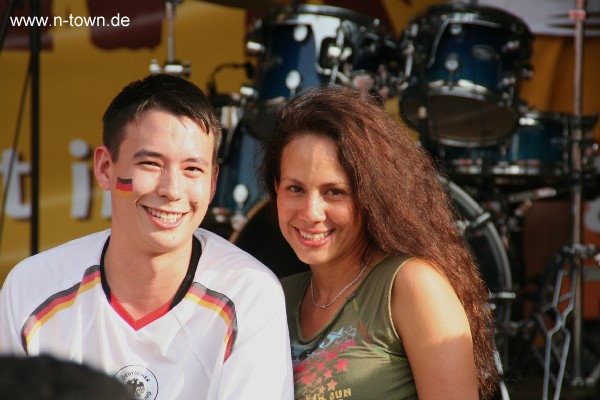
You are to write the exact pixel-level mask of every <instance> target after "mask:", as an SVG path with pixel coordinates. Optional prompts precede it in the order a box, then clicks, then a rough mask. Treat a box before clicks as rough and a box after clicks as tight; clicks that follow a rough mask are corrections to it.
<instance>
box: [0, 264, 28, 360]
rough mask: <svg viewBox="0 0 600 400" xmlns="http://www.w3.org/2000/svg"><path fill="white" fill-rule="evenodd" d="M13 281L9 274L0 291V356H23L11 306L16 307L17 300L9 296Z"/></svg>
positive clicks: (17, 326) (17, 327)
mask: <svg viewBox="0 0 600 400" xmlns="http://www.w3.org/2000/svg"><path fill="white" fill-rule="evenodd" d="M12 291H13V279H12V276H11V274H9V275H8V277H7V278H6V280H5V281H4V285H3V286H2V289H0V354H5V355H19V356H25V355H26V353H25V350H24V349H23V346H22V344H21V334H20V333H21V327H20V326H19V324H17V323H16V322H15V316H14V310H13V306H18V302H19V300H18V299H15V298H14V297H13V296H12V295H11V294H12Z"/></svg>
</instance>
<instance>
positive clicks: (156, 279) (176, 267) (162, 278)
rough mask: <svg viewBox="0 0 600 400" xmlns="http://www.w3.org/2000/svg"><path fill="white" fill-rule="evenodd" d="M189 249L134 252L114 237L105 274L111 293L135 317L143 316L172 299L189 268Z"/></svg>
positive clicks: (107, 254) (106, 260)
mask: <svg viewBox="0 0 600 400" xmlns="http://www.w3.org/2000/svg"><path fill="white" fill-rule="evenodd" d="M190 256H191V241H190V246H189V248H184V249H181V250H178V251H174V252H169V253H165V254H148V253H140V252H139V251H132V249H131V247H128V246H122V245H119V242H118V241H117V240H114V239H111V242H110V244H109V246H108V249H107V251H106V255H105V258H104V273H105V277H106V281H107V284H108V286H109V287H110V292H111V294H112V295H113V296H114V297H116V298H117V299H118V300H119V303H120V304H121V305H122V306H123V307H124V308H125V310H127V312H128V313H129V314H130V315H131V316H132V317H133V318H136V319H137V318H140V317H143V316H145V315H147V314H149V313H151V312H153V311H155V310H156V309H158V308H160V307H162V306H164V305H165V304H167V303H169V302H171V301H172V300H173V297H174V296H175V293H176V292H177V290H178V288H179V287H180V285H181V282H182V281H183V279H184V277H185V275H186V272H187V270H188V267H189V262H190Z"/></svg>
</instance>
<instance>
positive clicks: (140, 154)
mask: <svg viewBox="0 0 600 400" xmlns="http://www.w3.org/2000/svg"><path fill="white" fill-rule="evenodd" d="M141 157H156V158H161V157H162V154H161V153H159V152H156V151H150V150H146V149H142V150H139V151H137V152H136V153H135V154H134V155H133V158H141Z"/></svg>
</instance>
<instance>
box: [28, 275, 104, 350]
mask: <svg viewBox="0 0 600 400" xmlns="http://www.w3.org/2000/svg"><path fill="white" fill-rule="evenodd" d="M100 283H101V278H100V266H99V265H94V266H92V267H89V268H88V269H86V271H85V273H84V274H83V279H82V280H81V282H79V283H77V284H75V285H73V286H71V287H70V288H68V289H65V290H63V291H60V292H58V293H56V294H54V295H52V296H50V297H49V298H48V299H46V300H45V301H44V302H42V304H40V305H39V306H38V307H37V308H36V309H35V310H34V311H33V313H31V315H30V316H29V317H28V318H27V320H26V321H25V324H24V325H23V328H22V329H21V344H22V346H23V349H24V350H25V352H27V346H28V344H29V341H30V339H31V337H32V335H33V334H34V333H35V332H36V331H37V330H38V329H40V327H41V326H42V325H44V324H45V323H46V322H48V321H49V320H50V319H51V318H52V317H53V316H54V315H56V313H57V312H59V311H61V310H64V309H66V308H68V307H70V306H71V305H73V303H74V302H75V300H76V299H77V296H78V295H80V294H82V293H84V292H86V291H88V290H90V289H91V288H93V287H94V286H96V285H98V284H100Z"/></svg>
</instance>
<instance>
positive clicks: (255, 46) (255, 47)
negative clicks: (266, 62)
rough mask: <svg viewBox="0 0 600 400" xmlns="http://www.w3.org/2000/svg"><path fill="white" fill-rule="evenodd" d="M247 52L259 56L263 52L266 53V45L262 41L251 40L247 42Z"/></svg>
mask: <svg viewBox="0 0 600 400" xmlns="http://www.w3.org/2000/svg"><path fill="white" fill-rule="evenodd" d="M246 52H247V53H248V55H249V56H259V55H261V54H264V52H265V46H264V45H263V44H262V43H259V42H255V41H253V40H249V41H248V42H247V43H246Z"/></svg>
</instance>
